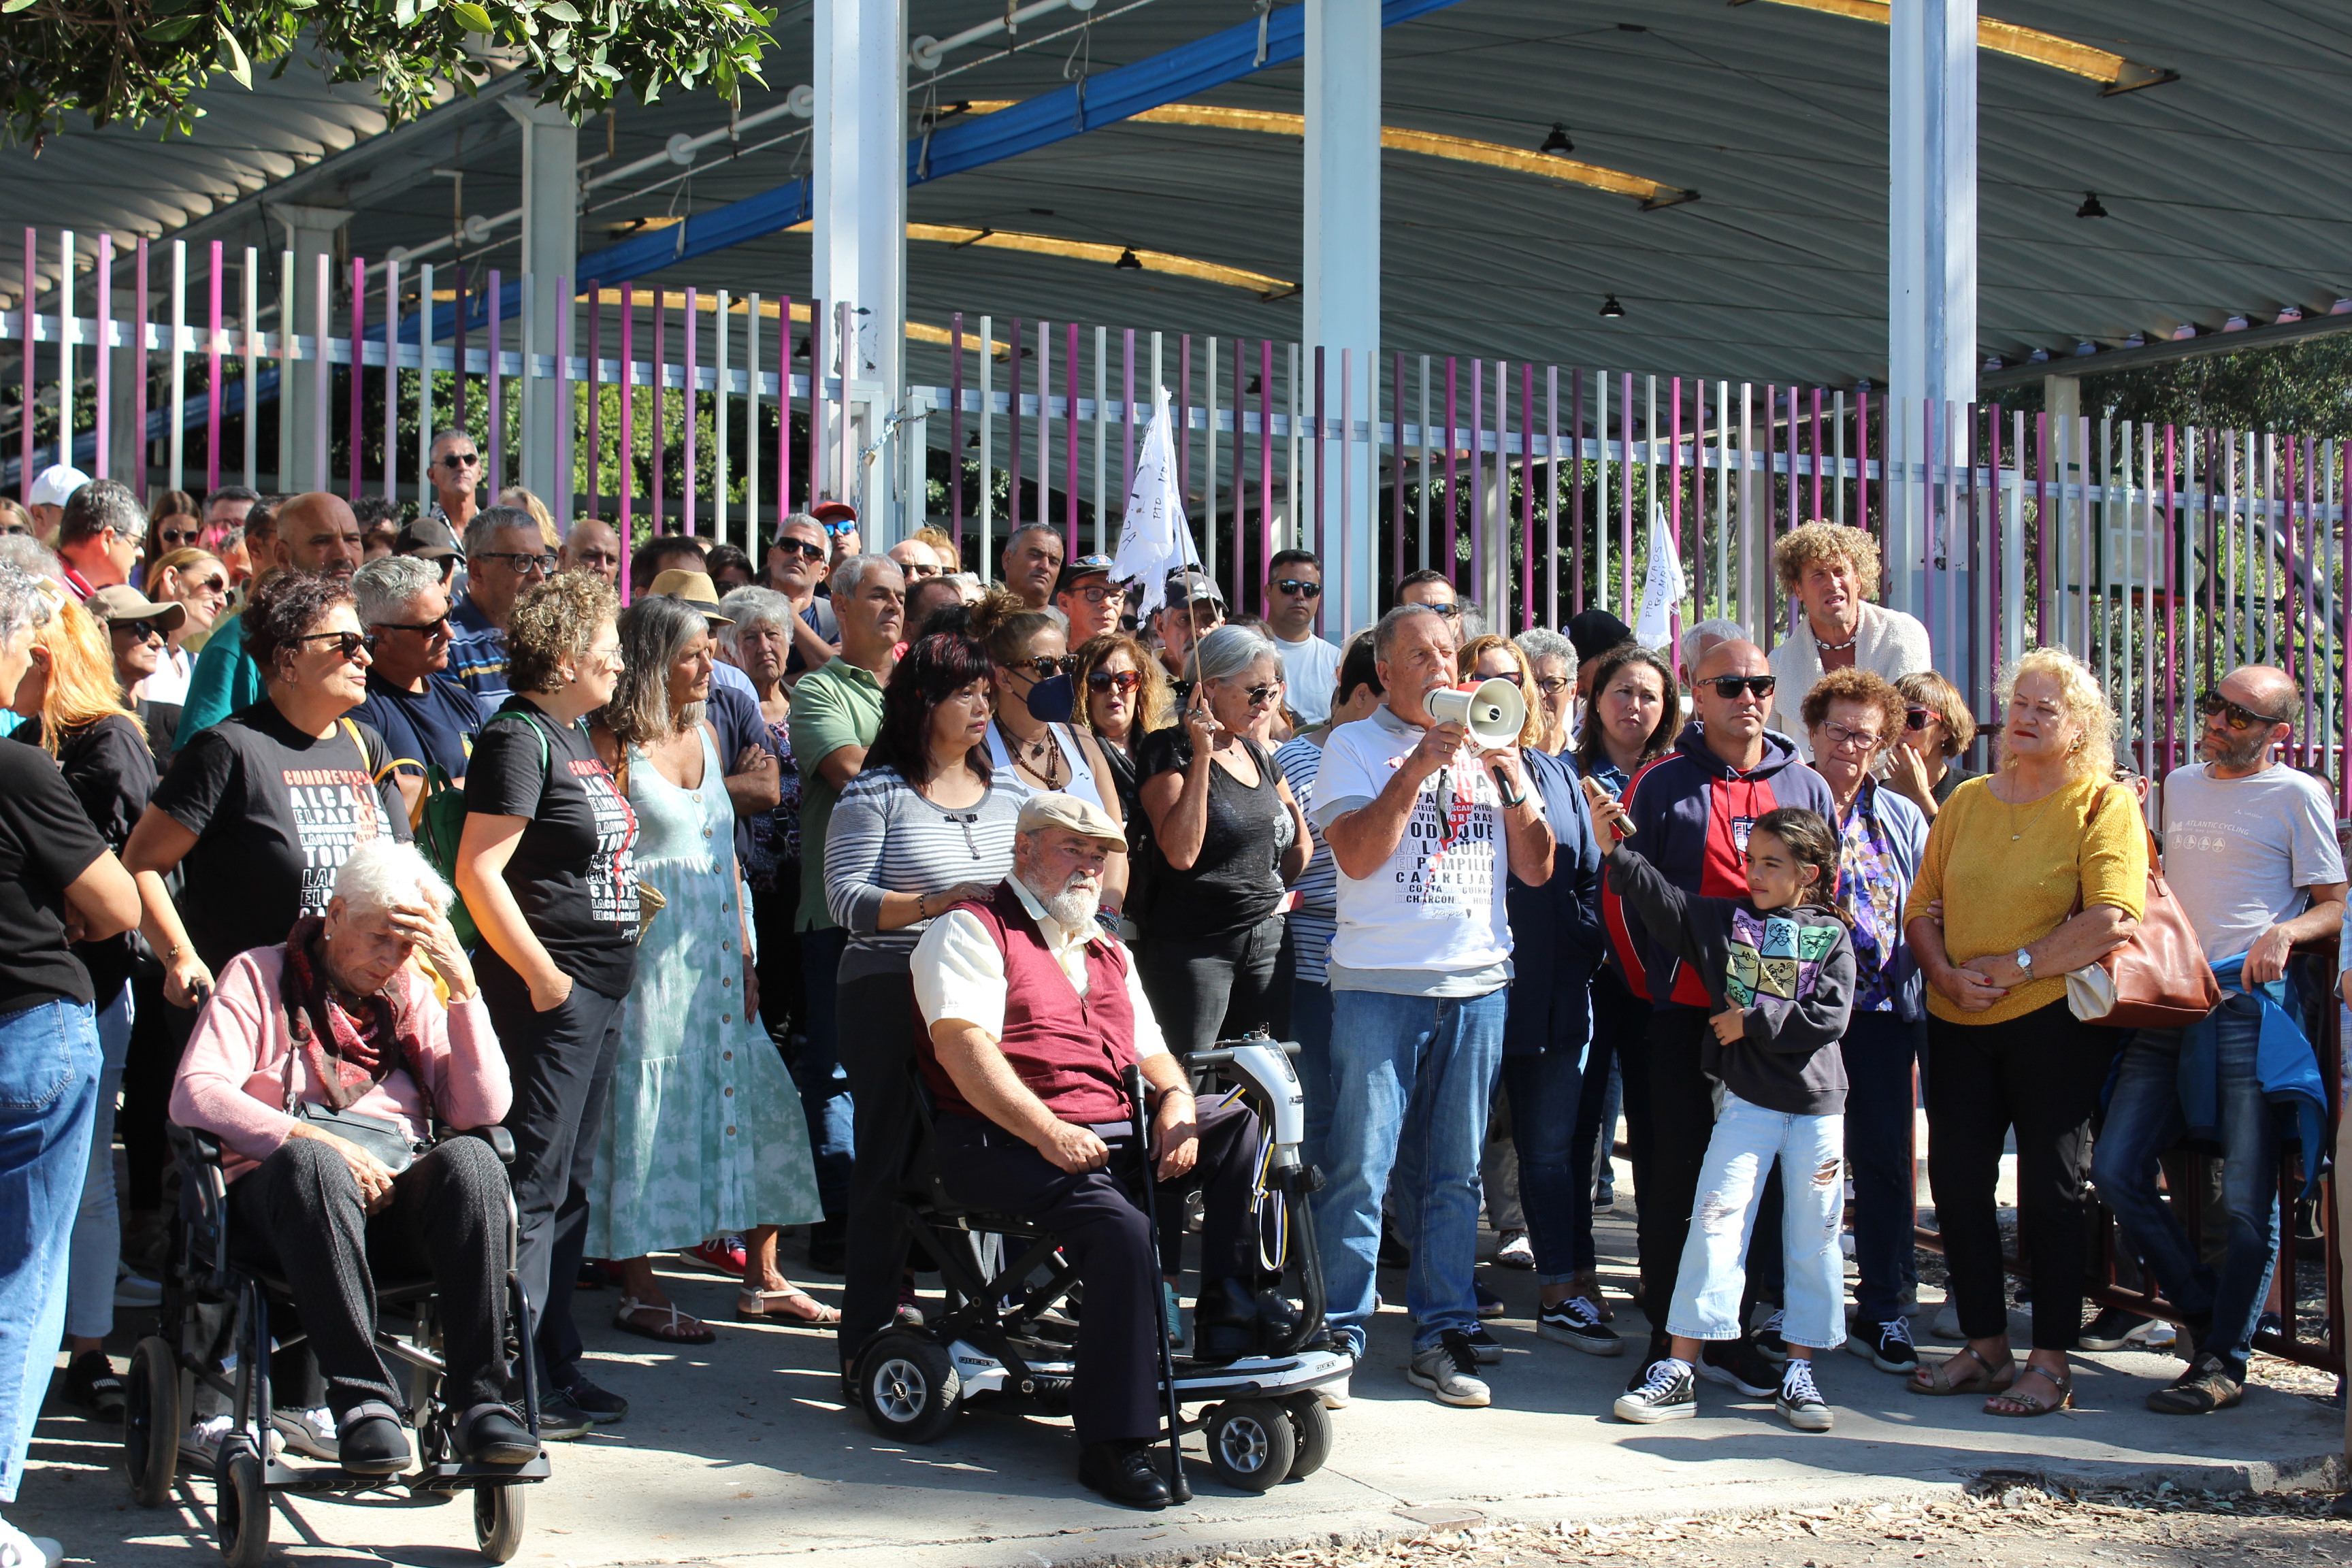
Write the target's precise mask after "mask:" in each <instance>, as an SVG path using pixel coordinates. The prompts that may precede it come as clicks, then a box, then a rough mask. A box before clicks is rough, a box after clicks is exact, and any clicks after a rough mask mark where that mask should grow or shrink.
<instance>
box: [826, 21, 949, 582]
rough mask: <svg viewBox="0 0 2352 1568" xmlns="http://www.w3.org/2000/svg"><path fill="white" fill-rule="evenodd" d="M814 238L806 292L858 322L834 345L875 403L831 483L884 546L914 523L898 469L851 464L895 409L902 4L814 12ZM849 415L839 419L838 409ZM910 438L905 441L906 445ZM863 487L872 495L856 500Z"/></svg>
mask: <svg viewBox="0 0 2352 1568" xmlns="http://www.w3.org/2000/svg"><path fill="white" fill-rule="evenodd" d="M815 21H816V80H815V82H814V88H815V98H816V113H815V119H814V141H815V143H816V148H815V189H814V212H813V213H812V215H811V216H812V217H813V219H814V230H815V232H814V236H813V244H812V247H811V255H810V273H811V277H810V282H809V291H810V292H811V293H812V294H813V295H814V296H815V297H816V298H818V299H821V300H824V301H825V303H826V304H827V305H828V306H837V305H841V304H849V305H852V306H854V307H855V308H856V310H857V312H858V314H857V316H856V329H855V331H854V334H853V336H854V343H845V344H844V345H842V347H843V348H844V349H845V350H848V351H851V352H845V353H844V354H843V356H842V361H841V363H842V367H843V374H844V375H845V378H847V379H855V380H858V381H868V382H877V383H879V384H880V385H881V388H882V395H881V397H880V398H879V400H878V404H868V405H865V406H864V407H863V408H862V409H859V410H856V412H855V413H854V414H851V415H850V416H851V417H852V418H853V420H854V424H853V438H852V439H851V440H850V441H849V442H848V443H847V446H848V448H849V450H850V452H851V454H852V458H851V461H852V464H853V466H854V468H855V471H853V472H850V473H846V474H844V475H842V476H841V484H842V487H843V488H845V489H848V490H849V491H850V492H851V494H850V496H849V497H848V498H847V499H849V500H852V501H853V502H854V504H856V506H857V508H858V510H859V512H860V513H861V515H862V516H863V517H864V519H865V528H864V530H863V532H864V534H865V536H866V541H867V542H868V543H869V544H870V545H871V546H872V547H873V548H876V549H880V548H883V547H885V546H887V545H888V544H890V543H892V542H896V541H898V540H899V539H903V538H904V537H906V535H907V534H908V532H909V531H912V530H913V529H914V528H915V527H917V526H919V524H920V522H921V521H922V519H921V514H920V510H919V503H920V499H921V498H920V497H916V498H914V499H915V501H916V503H917V506H916V510H914V512H913V514H912V516H911V518H910V517H909V515H908V508H907V505H906V498H904V497H902V496H900V495H899V494H898V489H899V488H900V487H899V486H898V484H897V483H896V482H895V476H896V475H898V473H900V472H902V471H904V469H905V467H906V465H904V464H903V463H896V462H893V461H891V460H890V455H889V454H886V455H885V457H884V458H883V460H881V461H880V462H877V463H876V464H874V465H872V466H870V467H868V466H866V465H863V464H857V463H856V457H855V454H856V453H858V452H861V451H863V450H864V449H865V448H866V447H867V446H869V445H870V444H871V443H872V442H873V441H874V439H875V437H876V435H877V432H878V431H879V430H880V429H881V426H882V420H883V419H884V417H885V416H887V412H888V411H889V410H891V409H894V408H896V407H898V398H899V387H900V384H901V382H902V379H903V364H904V360H905V349H906V334H905V330H904V328H905V317H906V299H905V292H906V260H905V258H906V247H907V110H906V101H907V91H906V58H907V57H906V39H907V14H906V3H905V0H830V3H828V4H825V5H819V6H818V7H817V8H816V16H815ZM848 412H849V411H846V410H845V413H848ZM914 434H915V430H914V429H913V428H910V429H909V430H908V437H909V438H912V437H913V436H914ZM869 480H870V482H871V485H872V488H873V489H874V490H875V491H876V492H877V493H874V494H871V495H868V494H863V493H860V489H861V487H864V486H866V485H867V483H868V482H869Z"/></svg>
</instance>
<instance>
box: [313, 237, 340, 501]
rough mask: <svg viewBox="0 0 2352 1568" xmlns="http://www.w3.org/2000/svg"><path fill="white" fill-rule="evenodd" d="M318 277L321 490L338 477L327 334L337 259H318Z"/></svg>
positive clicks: (316, 412)
mask: <svg viewBox="0 0 2352 1568" xmlns="http://www.w3.org/2000/svg"><path fill="white" fill-rule="evenodd" d="M318 274H319V278H318V284H319V308H318V310H316V311H315V312H314V314H315V315H316V316H317V318H318V321H317V327H316V331H317V332H318V336H319V353H318V356H317V361H316V363H317V365H318V374H317V382H318V388H319V393H318V399H319V400H318V405H317V407H316V408H315V409H313V411H312V418H311V421H310V425H311V430H310V438H311V458H312V461H313V463H314V465H315V466H314V467H313V468H312V470H311V471H312V472H313V473H314V474H316V475H317V476H318V482H319V488H320V489H333V488H334V484H335V476H334V474H333V472H332V469H331V457H330V453H331V448H330V447H329V446H328V444H327V443H328V431H329V429H330V428H331V418H332V416H333V412H334V401H335V400H334V390H335V356H334V352H333V347H332V344H331V341H330V340H329V338H328V335H327V333H328V328H329V326H330V325H331V318H330V316H329V314H328V312H329V311H331V310H333V309H334V303H335V288H334V281H335V258H333V257H332V256H331V255H330V254H328V253H327V252H326V251H323V250H322V251H320V252H319V255H318Z"/></svg>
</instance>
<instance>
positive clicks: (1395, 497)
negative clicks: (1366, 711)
mask: <svg viewBox="0 0 2352 1568" xmlns="http://www.w3.org/2000/svg"><path fill="white" fill-rule="evenodd" d="M1393 361H1394V363H1393V366H1392V368H1391V372H1390V383H1389V384H1390V391H1389V589H1390V592H1391V593H1394V592H1395V589H1396V584H1399V583H1402V582H1403V581H1404V353H1403V351H1402V350H1399V351H1397V352H1396V353H1395V354H1394V355H1393ZM1374 587H1375V589H1377V587H1378V584H1374ZM1384 602H1385V601H1383V600H1382V599H1381V595H1380V594H1379V593H1378V592H1377V591H1376V592H1374V594H1373V595H1372V605H1380V604H1382V603H1384ZM1367 608H1368V609H1369V608H1370V606H1367ZM1315 613H1316V615H1317V616H1318V624H1319V617H1320V616H1322V615H1323V613H1324V612H1323V607H1322V606H1321V605H1317V606H1316V612H1315ZM1339 629H1340V630H1342V631H1345V630H1346V629H1347V628H1346V626H1340V627H1339Z"/></svg>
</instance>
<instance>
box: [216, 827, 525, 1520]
mask: <svg viewBox="0 0 2352 1568" xmlns="http://www.w3.org/2000/svg"><path fill="white" fill-rule="evenodd" d="M452 897H453V895H452V893H451V891H450V889H449V887H448V885H447V884H446V882H444V881H443V880H442V879H441V878H440V877H439V876H437V875H436V873H435V872H434V870H433V868H431V866H429V865H428V864H427V863H426V862H425V859H424V858H423V857H422V856H420V855H419V854H417V852H416V851H415V849H414V848H412V847H409V846H407V845H404V844H395V843H394V842H392V841H391V840H389V839H373V840H370V841H368V842H365V843H362V844H361V845H360V846H359V847H356V848H355V849H353V850H352V853H351V857H350V858H348V859H347V860H345V861H344V862H343V864H342V866H341V868H340V869H339V870H338V871H337V873H336V875H335V881H334V892H333V898H332V900H331V902H330V903H329V904H328V906H327V910H326V913H325V915H324V916H323V917H320V916H315V915H313V916H305V917H304V918H302V919H301V920H299V921H296V922H295V925H294V929H293V931H291V932H290V933H289V935H288V937H287V939H286V942H285V945H284V946H283V947H276V948H256V949H254V950H253V951H251V952H246V953H242V954H240V955H239V956H238V957H237V958H236V960H235V962H233V963H230V964H229V965H228V966H227V968H226V971H225V972H224V973H222V974H221V977H220V981H219V984H218V987H217V989H216V990H215V992H214V994H213V995H212V998H211V1001H210V1002H209V1004H208V1005H206V1006H205V1011H204V1014H203V1016H201V1017H200V1018H199V1019H198V1020H197V1023H196V1026H195V1032H194V1036H193V1037H191V1038H190V1039H189V1041H188V1046H187V1050H186V1053H185V1054H184V1056H183V1058H181V1062H180V1070H179V1077H178V1080H177V1081H176V1083H175V1084H174V1085H173V1090H172V1119H173V1121H175V1122H176V1123H178V1124H179V1125H180V1126H182V1127H185V1128H189V1129H192V1130H194V1131H199V1132H202V1133H206V1134H210V1135H211V1137H212V1138H214V1139H215V1140H217V1142H219V1144H220V1146H221V1163H222V1168H223V1171H224V1173H225V1174H226V1176H227V1178H228V1198H227V1205H226V1206H227V1222H228V1223H227V1229H228V1235H229V1237H230V1238H231V1240H230V1249H231V1253H232V1256H233V1257H234V1258H236V1261H237V1262H238V1263H240V1264H242V1265H245V1266H247V1267H250V1268H254V1269H256V1270H257V1271H260V1272H263V1273H266V1274H268V1275H271V1276H275V1277H276V1278H277V1279H281V1280H282V1281H284V1283H285V1284H286V1286H287V1287H288V1289H289V1294H290V1295H291V1296H292V1298H293V1301H294V1305H295V1308H296V1310H297V1311H298V1313H299V1316H300V1319H301V1326H302V1329H303V1331H304V1332H305V1333H306V1334H307V1335H308V1337H309V1340H310V1344H311V1346H312V1347H313V1351H314V1353H315V1355H316V1358H317V1362H318V1367H319V1372H320V1375H321V1377H322V1378H323V1380H324V1383H325V1389H326V1406H327V1410H328V1411H329V1412H330V1413H331V1419H332V1422H333V1426H334V1434H335V1448H334V1452H335V1455H336V1458H337V1459H338V1460H339V1462H340V1464H341V1468H342V1469H343V1471H344V1473H346V1474H347V1475H352V1476H391V1475H396V1474H398V1473H400V1472H402V1471H404V1470H405V1469H406V1468H408V1465H409V1462H410V1451H409V1444H408V1437H407V1434H406V1432H405V1431H404V1428H403V1426H402V1424H401V1418H400V1415H399V1411H400V1409H401V1408H402V1406H403V1405H404V1399H403V1397H402V1395H401V1394H400V1392H399V1388H398V1385H397V1384H395V1382H394V1377H393V1375H392V1373H390V1372H389V1371H387V1369H386V1366H385V1363H384V1359H383V1355H382V1354H381V1353H380V1352H379V1351H378V1349H377V1346H376V1339H375V1333H376V1288H375V1279H376V1276H377V1275H378V1274H379V1273H382V1274H384V1275H387V1276H390V1277H403V1276H414V1277H423V1276H430V1277H431V1279H433V1281H434V1284H435V1288H436V1292H437V1294H438V1296H439V1299H440V1304H441V1311H440V1313H439V1321H440V1323H441V1324H442V1331H443V1334H444V1336H445V1346H444V1360H445V1364H446V1376H445V1378H444V1380H443V1383H442V1385H441V1394H442V1398H441V1402H440V1405H441V1408H442V1409H443V1410H444V1411H446V1417H445V1419H446V1421H447V1423H448V1428H449V1429H448V1431H447V1432H446V1434H438V1435H436V1436H439V1437H441V1438H442V1439H443V1440H442V1441H441V1442H440V1443H439V1444H438V1445H437V1446H438V1447H441V1448H442V1450H443V1451H445V1452H447V1453H450V1454H453V1455H455V1456H457V1457H459V1458H466V1459H470V1460H472V1461H473V1462H475V1463H477V1464H492V1465H522V1464H525V1463H527V1462H528V1461H530V1459H532V1458H535V1457H536V1456H537V1455H538V1453H539V1441H538V1439H537V1437H536V1436H534V1435H533V1434H532V1432H531V1431H530V1428H529V1427H528V1426H525V1425H524V1424H523V1422H522V1421H521V1420H520V1418H519V1416H518V1415H517V1412H516V1411H515V1410H514V1409H513V1408H512V1407H511V1406H510V1405H509V1403H508V1399H509V1387H508V1368H507V1361H506V1355H505V1347H506V1345H507V1342H508V1322H507V1318H508V1310H509V1307H508V1301H509V1297H508V1284H507V1265H508V1260H507V1258H506V1249H507V1246H508V1239H509V1237H508V1201H507V1192H508V1186H507V1174H506V1171H505V1169H504V1168H503V1166H502V1165H501V1163H500V1162H499V1157H498V1155H497V1154H496V1153H495V1152H493V1150H492V1147H491V1145H490V1144H489V1143H488V1142H484V1141H483V1140H482V1139H479V1138H467V1137H455V1138H448V1139H445V1140H444V1141H442V1142H439V1143H437V1144H434V1145H432V1146H430V1147H429V1148H428V1147H426V1140H427V1138H428V1134H429V1131H430V1129H431V1127H432V1124H433V1123H434V1122H435V1121H441V1122H444V1123H446V1124H447V1125H448V1126H450V1127H453V1128H457V1129H478V1128H487V1127H490V1126H493V1125H494V1124H496V1123H497V1122H498V1121H499V1120H500V1119H501V1118H503V1117H504V1116H505V1115H506V1113H507V1110H508V1107H509V1102H510V1100H511V1099H512V1090H511V1089H510V1088H509V1081H508V1078H507V1064H506V1058H505V1057H504V1056H503V1055H502V1054H501V1053H500V1052H499V1042H498V1037H497V1035H496V1034H495V1033H494V1032H493V1031H492V1029H491V1027H490V1020H489V1015H488V1011H487V1010H486V1009H485V1008H484V1007H483V1005H482V1002H481V999H480V996H479V994H478V992H477V991H476V989H475V985H474V974H473V970H472V968H471V967H470V966H469V965H468V964H467V961H466V955H465V953H464V952H463V951H462V950H461V949H460V947H459V946H458V942H457V935H456V933H455V932H454V931H452V930H451V929H450V925H449V921H448V918H447V915H446V910H447V909H448V906H449V902H450V900H451V898H452ZM414 959H421V960H422V965H420V964H418V963H413V962H412V960H414ZM426 967H429V970H430V977H429V978H428V975H427V973H425V972H424V970H425V968H426ZM443 994H446V1003H445V1001H444V1000H443Z"/></svg>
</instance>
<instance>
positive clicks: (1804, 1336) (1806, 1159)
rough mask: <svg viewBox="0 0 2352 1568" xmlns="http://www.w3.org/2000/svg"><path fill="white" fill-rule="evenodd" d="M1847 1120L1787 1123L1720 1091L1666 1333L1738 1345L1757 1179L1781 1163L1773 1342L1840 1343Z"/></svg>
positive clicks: (1759, 1186) (1781, 1115)
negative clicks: (1781, 1271) (1780, 1268)
mask: <svg viewBox="0 0 2352 1568" xmlns="http://www.w3.org/2000/svg"><path fill="white" fill-rule="evenodd" d="M1844 1151H1845V1118H1844V1117H1843V1116H1792V1115H1790V1114H1789V1113H1787V1112H1785V1111H1779V1110H1765V1109H1764V1108H1763V1107H1762V1106H1760V1105H1750V1104H1749V1103H1748V1101H1746V1100H1742V1099H1740V1098H1739V1097H1738V1095H1736V1094H1732V1093H1730V1092H1728V1091H1726V1092H1725V1094H1724V1096H1723V1110H1722V1111H1721V1113H1720V1114H1718V1115H1717V1117H1716V1119H1715V1133H1714V1135H1713V1136H1712V1137H1711V1138H1709V1139H1708V1141H1707V1145H1706V1161H1705V1163H1703V1164H1702V1165H1701V1166H1700V1167H1699V1173H1698V1196H1697V1198H1696V1201H1695V1202H1694V1203H1693V1204H1692V1205H1691V1222H1690V1237H1689V1239H1688V1240H1686V1241H1685V1242H1684V1244H1683V1258H1682V1266H1681V1268H1679V1269H1678V1270H1677V1271H1676V1273H1675V1300H1674V1305H1673V1307H1672V1308H1671V1309H1670V1310H1668V1312H1667V1314H1666V1332H1668V1333H1670V1334H1675V1335H1677V1336H1679V1337H1681V1338H1684V1339H1692V1340H1736V1339H1738V1337H1739V1333H1740V1328H1741V1325H1740V1321H1739V1298H1740V1294H1741V1292H1742V1291H1743V1290H1745V1289H1746V1288H1747V1284H1748V1270H1747V1268H1746V1259H1747V1256H1748V1239H1749V1235H1750V1233H1751V1232H1752V1231H1753V1230H1754V1228H1755V1226H1756V1208H1757V1204H1758V1201H1759V1198H1760V1197H1761V1196H1762V1194H1763V1179H1764V1175H1765V1173H1767V1172H1769V1171H1770V1170H1771V1168H1772V1161H1773V1157H1774V1156H1775V1155H1777V1156H1779V1158H1780V1196H1781V1199H1782V1203H1781V1210H1780V1213H1781V1220H1780V1246H1781V1250H1782V1257H1783V1259H1784V1261H1785V1263H1786V1266H1787V1270H1788V1274H1787V1280H1786V1287H1785V1292H1784V1295H1783V1297H1782V1300H1781V1308H1782V1310H1783V1311H1784V1312H1785V1314H1786V1316H1785V1317H1784V1318H1783V1320H1782V1326H1781V1330H1780V1335H1781V1338H1783V1339H1785V1340H1786V1341H1788V1342H1789V1343H1790V1344H1792V1345H1806V1346H1809V1347H1811V1349H1814V1350H1835V1349H1836V1348H1837V1347H1838V1346H1840V1345H1842V1344H1843V1343H1845V1260H1844V1258H1843V1254H1842V1253H1841V1252H1840V1251H1839V1248H1838V1229H1839V1222H1840V1220H1841V1218H1842V1217H1843V1211H1844V1207H1845V1171H1844Z"/></svg>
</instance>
